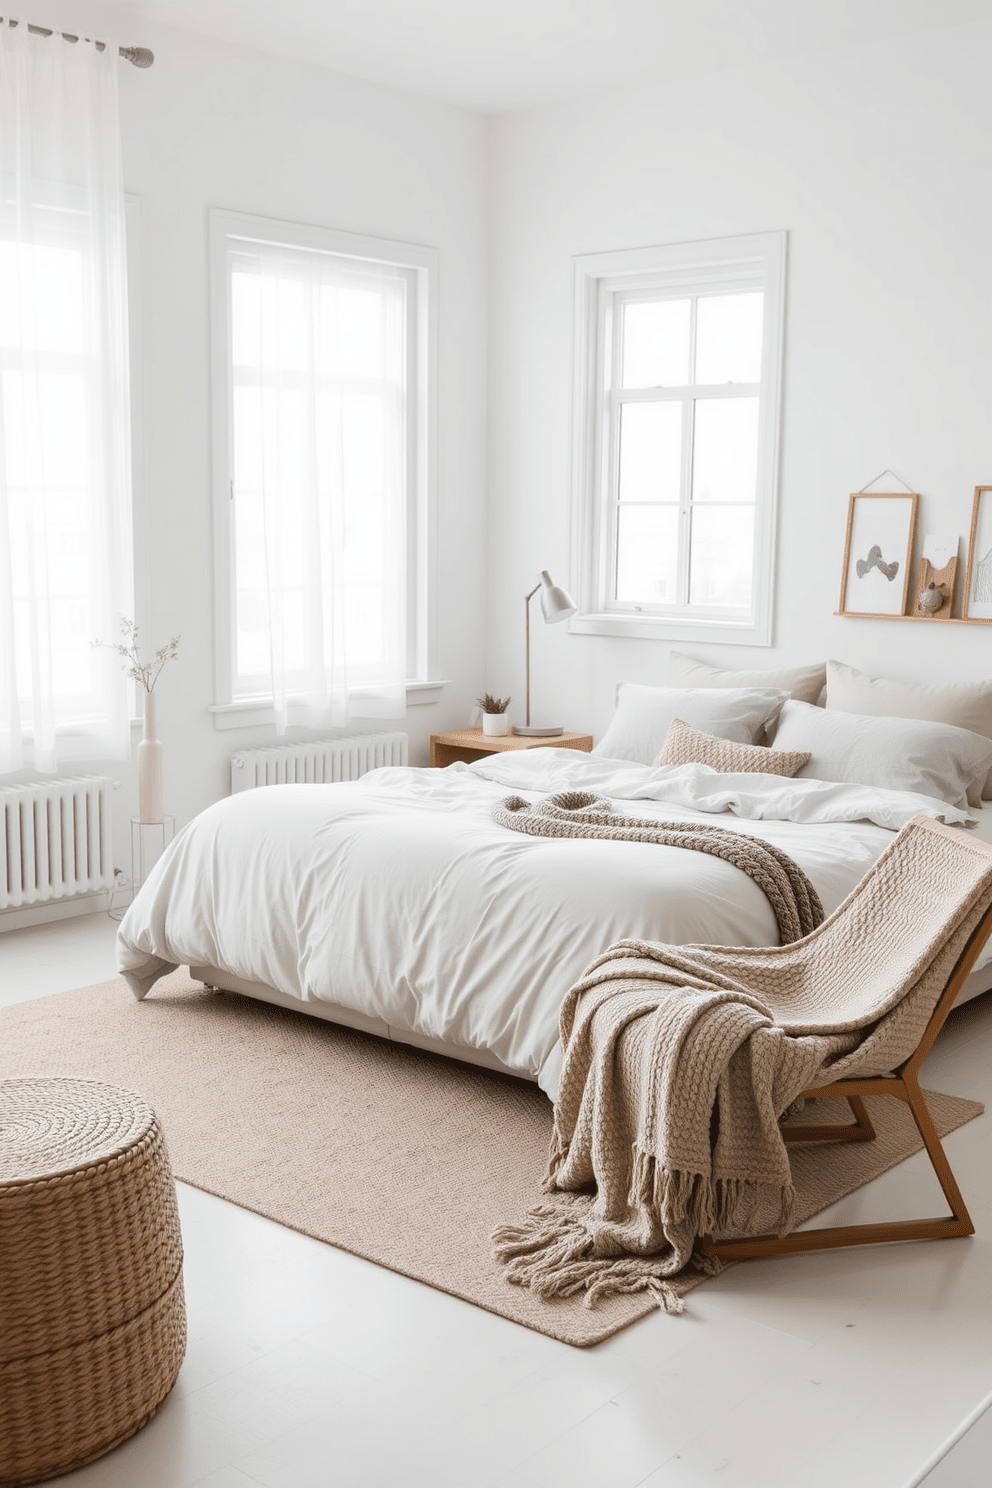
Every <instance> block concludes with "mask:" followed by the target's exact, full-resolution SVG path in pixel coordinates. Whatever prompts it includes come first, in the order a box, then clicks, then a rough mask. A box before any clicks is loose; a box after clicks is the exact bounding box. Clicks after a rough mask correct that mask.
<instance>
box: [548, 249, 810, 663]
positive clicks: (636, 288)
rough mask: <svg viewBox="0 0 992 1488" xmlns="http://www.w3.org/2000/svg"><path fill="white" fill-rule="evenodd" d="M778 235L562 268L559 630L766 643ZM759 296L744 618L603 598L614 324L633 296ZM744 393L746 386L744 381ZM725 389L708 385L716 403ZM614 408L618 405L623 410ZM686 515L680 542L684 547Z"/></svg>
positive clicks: (781, 252)
mask: <svg viewBox="0 0 992 1488" xmlns="http://www.w3.org/2000/svg"><path fill="white" fill-rule="evenodd" d="M786 240H787V239H786V233H785V232H772V233H755V234H749V235H746V236H741V237H733V238H720V239H714V240H711V241H707V242H698V243H680V244H673V245H669V246H662V247H655V248H640V249H629V250H621V251H619V252H612V253H594V254H582V255H578V256H576V257H575V258H574V259H573V260H572V266H573V316H574V327H573V331H574V340H573V355H574V384H573V412H572V524H571V532H572V552H571V577H572V583H573V593H574V594H575V596H576V598H577V601H578V610H577V613H576V614H575V615H574V616H573V617H572V619H571V620H570V621H569V629H570V630H571V631H573V632H576V633H578V634H582V635H608V636H628V637H629V636H637V637H642V638H644V639H652V640H678V641H687V640H688V641H693V640H695V641H718V642H723V643H728V642H729V643H735V644H740V645H752V646H754V645H759V646H768V645H771V644H772V625H773V618H774V617H773V592H772V588H773V586H772V577H773V571H774V556H775V533H776V518H777V505H778V474H779V429H780V417H781V387H782V357H783V340H784V319H785V315H784V310H785V264H786ZM754 289H761V290H762V291H763V293H764V303H763V339H762V370H761V380H760V383H759V384H758V387H759V394H758V395H759V398H760V420H759V441H758V479H757V487H756V501H755V529H754V560H753V569H752V591H751V606H750V611H749V612H746V613H742V612H741V611H738V612H737V613H736V614H735V613H733V612H730V611H729V610H728V611H724V612H722V613H721V612H719V611H717V612H714V611H713V610H703V609H702V608H701V607H699V606H690V605H688V604H683V605H673V606H664V607H661V606H659V607H656V608H650V609H649V608H647V607H646V606H640V605H636V604H634V603H631V602H621V601H617V600H616V599H614V598H613V597H612V595H611V585H610V583H609V569H610V564H611V558H612V555H613V535H612V533H613V524H614V520H615V518H614V512H613V506H614V504H615V503H614V501H613V500H612V495H613V479H612V478H611V472H612V471H613V469H614V468H615V463H616V450H615V448H614V429H615V423H614V420H613V419H612V417H611V401H612V400H613V399H614V397H615V393H616V389H615V387H614V385H613V377H614V373H615V369H616V366H617V362H618V358H617V354H616V347H615V338H614V334H613V322H614V320H615V319H617V318H618V314H619V312H621V311H622V306H623V305H624V304H625V303H627V302H628V301H629V300H631V299H644V298H651V297H652V293H653V294H654V295H655V296H657V295H658V293H659V292H660V293H662V294H664V295H665V296H666V297H668V296H671V297H672V298H675V297H681V296H694V295H697V294H700V293H706V292H707V291H712V290H717V291H723V292H725V293H728V294H732V293H734V292H746V291H747V290H754ZM707 386H708V387H709V386H710V385H707ZM749 386H750V387H753V385H749ZM729 388H733V389H734V391H733V392H732V393H731V394H730V395H731V396H742V393H740V392H738V391H737V390H736V385H734V384H727V385H721V384H714V385H712V388H711V391H710V392H709V393H708V394H707V396H715V397H719V396H720V394H721V392H723V393H726V391H727V390H728V389H729ZM623 401H624V400H622V399H620V400H617V401H616V406H617V407H619V406H622V402H623ZM687 531H688V528H687V525H686V516H685V514H683V515H681V516H680V536H679V541H680V543H685V542H687Z"/></svg>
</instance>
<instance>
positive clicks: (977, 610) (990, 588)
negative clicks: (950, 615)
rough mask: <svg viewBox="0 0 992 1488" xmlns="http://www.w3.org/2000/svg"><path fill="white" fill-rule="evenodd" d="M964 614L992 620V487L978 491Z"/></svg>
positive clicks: (969, 548) (979, 488)
mask: <svg viewBox="0 0 992 1488" xmlns="http://www.w3.org/2000/svg"><path fill="white" fill-rule="evenodd" d="M961 614H962V617H963V618H964V619H966V620H992V486H976V487H975V501H974V504H973V506H972V508H971V536H970V537H969V539H968V569H967V572H966V573H965V580H964V599H963V601H962V604H961Z"/></svg>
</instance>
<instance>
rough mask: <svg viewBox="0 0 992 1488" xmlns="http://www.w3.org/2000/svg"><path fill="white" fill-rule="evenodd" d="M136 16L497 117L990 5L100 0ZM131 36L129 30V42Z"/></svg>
mask: <svg viewBox="0 0 992 1488" xmlns="http://www.w3.org/2000/svg"><path fill="white" fill-rule="evenodd" d="M107 8H108V9H113V10H116V11H118V12H121V13H122V14H121V15H120V22H121V25H120V27H119V31H118V38H119V40H120V41H122V42H127V43H128V44H133V45H141V44H143V43H145V42H146V41H147V38H145V37H142V35H141V34H140V33H141V23H142V21H143V20H146V19H147V20H149V21H160V22H162V23H164V24H167V25H172V26H179V27H181V28H182V29H184V30H189V31H194V32H199V33H200V34H202V35H206V36H213V37H220V38H226V39H228V40H230V41H232V42H237V43H240V44H241V45H245V46H250V47H256V48H259V49H261V50H263V51H267V52H271V53H275V54H277V55H280V56H284V57H289V58H294V59H297V60H303V61H308V62H313V63H317V64H318V65H321V66H325V67H329V68H332V69H333V70H334V71H336V72H344V73H348V74H350V75H352V76H354V77H360V78H366V79H369V80H372V81H375V82H380V83H385V84H388V85H390V86H393V87H398V88H405V89H409V90H411V91H412V92H416V93H422V94H426V95H427V96H429V97H433V98H437V99H442V100H444V101H447V102H449V103H455V104H460V105H461V106H463V107H465V108H470V109H477V110H480V111H482V112H485V113H502V112H506V111H508V110H511V109H520V108H530V107H534V106H536V105H540V104H543V103H548V102H552V101H555V100H559V99H563V98H568V97H574V96H576V95H579V94H582V93H589V92H599V91H602V90H604V89H608V88H613V87H617V86H620V85H624V84H637V83H641V82H647V81H651V80H653V81H654V82H656V83H657V82H661V83H663V82H664V80H665V79H666V78H670V77H675V76H685V75H686V73H696V74H702V73H705V72H710V71H713V70H716V69H719V68H721V67H727V66H733V65H736V64H738V63H741V62H746V61H748V60H752V59H753V60H757V59H761V58H788V57H796V56H800V55H801V54H803V53H804V52H808V51H811V50H818V49H821V48H826V47H833V46H845V45H848V44H850V43H854V42H866V41H872V40H883V39H885V38H887V37H891V36H894V35H898V34H902V33H906V32H911V31H919V30H926V29H930V28H942V27H948V26H954V25H958V24H960V23H962V22H966V21H970V20H974V19H980V18H989V19H992V0H107ZM125 33H126V34H125Z"/></svg>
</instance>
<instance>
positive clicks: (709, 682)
mask: <svg viewBox="0 0 992 1488" xmlns="http://www.w3.org/2000/svg"><path fill="white" fill-rule="evenodd" d="M668 680H669V682H670V683H671V684H672V686H673V687H778V688H781V690H782V691H783V692H787V693H788V694H789V696H790V697H793V698H798V700H799V701H800V702H801V703H815V702H818V701H819V697H820V693H821V692H822V691H823V687H824V684H825V682H826V680H827V669H826V667H825V665H824V664H823V663H822V662H821V663H820V664H819V665H818V666H804V667H781V668H779V669H778V670H773V671H767V672H754V671H751V672H730V671H725V670H724V669H723V668H721V667H715V666H712V665H711V664H710V663H709V662H708V661H699V660H698V659H697V658H696V657H695V656H686V655H685V654H684V653H683V652H681V651H670V652H669V653H668Z"/></svg>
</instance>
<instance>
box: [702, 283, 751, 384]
mask: <svg viewBox="0 0 992 1488" xmlns="http://www.w3.org/2000/svg"><path fill="white" fill-rule="evenodd" d="M764 304H765V297H764V295H763V294H762V292H761V291H760V290H757V291H755V292H754V293H752V294H736V295H705V296H700V298H699V300H698V302H697V306H696V381H697V382H760V381H761V322H762V316H763V314H764Z"/></svg>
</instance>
